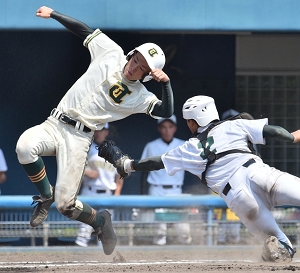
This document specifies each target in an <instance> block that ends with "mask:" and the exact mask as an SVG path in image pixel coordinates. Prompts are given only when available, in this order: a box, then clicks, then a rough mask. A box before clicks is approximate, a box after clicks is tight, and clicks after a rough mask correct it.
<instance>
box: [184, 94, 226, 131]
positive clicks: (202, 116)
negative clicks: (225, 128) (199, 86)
mask: <svg viewBox="0 0 300 273" xmlns="http://www.w3.org/2000/svg"><path fill="white" fill-rule="evenodd" d="M182 114H183V118H184V119H194V120H195V121H196V122H197V123H198V125H199V126H201V127H204V126H206V125H207V124H209V123H210V122H211V121H213V120H220V118H219V114H218V111H217V108H216V105H215V101H214V99H213V98H211V97H207V96H195V97H192V98H189V99H188V100H187V101H186V102H185V103H184V105H183V107H182Z"/></svg>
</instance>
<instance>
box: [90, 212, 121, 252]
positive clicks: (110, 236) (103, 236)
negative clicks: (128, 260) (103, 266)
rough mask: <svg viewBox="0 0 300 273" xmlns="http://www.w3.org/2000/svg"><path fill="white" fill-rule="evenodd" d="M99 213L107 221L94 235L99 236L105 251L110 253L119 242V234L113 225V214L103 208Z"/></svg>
mask: <svg viewBox="0 0 300 273" xmlns="http://www.w3.org/2000/svg"><path fill="white" fill-rule="evenodd" d="M98 213H99V214H100V215H101V216H102V217H103V218H104V220H105V222H104V225H103V226H102V227H99V228H97V229H95V231H94V232H93V233H92V235H97V236H98V240H99V241H101V242H102V247H103V251H104V253H105V254H106V255H110V254H111V253H113V251H114V249H115V247H116V244H117V236H116V234H115V232H114V230H113V227H112V222H111V214H110V213H109V212H108V211H107V210H102V211H100V212H98Z"/></svg>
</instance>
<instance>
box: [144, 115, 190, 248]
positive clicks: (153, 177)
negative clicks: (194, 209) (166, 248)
mask: <svg viewBox="0 0 300 273" xmlns="http://www.w3.org/2000/svg"><path fill="white" fill-rule="evenodd" d="M157 129H158V132H159V133H160V138H157V139H155V140H153V141H151V142H149V143H147V144H146V146H145V147H144V150H143V153H142V156H141V159H143V158H147V157H152V156H158V155H162V154H164V153H166V152H168V151H169V150H171V149H173V148H175V147H178V146H180V145H181V144H183V143H184V140H181V139H178V138H175V137H174V135H175V133H176V130H177V121H176V116H175V115H172V116H171V117H170V118H162V119H159V120H158V121H157ZM184 174H185V172H184V171H183V170H182V171H179V172H177V173H176V174H175V175H174V176H169V175H168V174H167V172H166V170H164V169H162V170H158V171H153V172H149V173H147V182H148V186H149V190H148V194H149V195H153V196H167V195H180V194H182V185H183V182H184ZM142 183H143V182H142ZM142 189H145V186H143V185H142ZM176 229H177V232H178V241H179V243H182V244H190V243H191V241H192V238H191V235H190V226H189V224H187V223H178V224H176ZM153 243H154V244H156V245H165V244H166V243H167V225H166V224H165V223H162V224H159V227H158V228H157V235H156V236H154V238H153Z"/></svg>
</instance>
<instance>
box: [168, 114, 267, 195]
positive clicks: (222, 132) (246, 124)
mask: <svg viewBox="0 0 300 273" xmlns="http://www.w3.org/2000/svg"><path fill="white" fill-rule="evenodd" d="M267 123H268V119H259V120H244V119H237V120H232V121H225V122H223V123H221V124H220V125H218V126H216V127H214V128H213V129H211V130H210V131H209V133H208V136H207V142H206V144H207V148H209V150H210V151H214V152H215V153H221V152H225V151H228V150H232V149H239V150H243V151H249V152H250V149H249V148H248V146H247V140H250V141H251V142H252V143H253V144H265V140H264V138H263V135H262V131H263V127H264V126H265V125H266V124H267ZM201 152H203V149H202V148H201V143H200V142H199V140H198V139H197V138H190V139H189V140H188V141H186V142H185V143H184V144H183V145H181V146H179V147H177V148H175V149H172V150H171V151H169V152H168V153H166V154H164V155H162V160H163V163H164V166H165V169H166V171H167V172H168V174H169V175H174V174H175V173H176V172H178V171H179V170H186V171H189V172H190V173H192V174H194V175H196V176H198V177H199V178H200V179H201V175H202V172H203V171H204V170H205V167H206V163H207V159H203V158H202V157H201ZM250 158H255V159H256V160H257V161H261V159H260V158H259V157H258V156H255V155H253V154H251V153H245V154H243V153H234V154H228V155H226V156H224V157H221V158H220V159H218V160H217V161H216V162H214V163H213V164H212V165H210V167H209V168H208V170H207V172H206V181H207V185H208V187H210V188H211V189H212V190H213V191H215V192H217V193H219V194H220V192H222V190H223V189H224V186H225V185H226V183H227V182H228V180H229V179H230V177H231V176H232V175H233V174H234V173H235V172H236V171H237V170H238V169H239V168H240V167H241V166H242V165H243V164H244V163H245V162H246V161H247V160H248V159H250Z"/></svg>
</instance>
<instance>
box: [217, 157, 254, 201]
mask: <svg viewBox="0 0 300 273" xmlns="http://www.w3.org/2000/svg"><path fill="white" fill-rule="evenodd" d="M253 163H255V159H253V158H251V159H249V160H248V161H247V162H246V163H244V164H243V165H242V166H243V167H245V168H248V167H249V166H250V165H252V164H253ZM230 189H231V186H230V184H229V182H228V183H227V184H226V185H225V187H224V189H223V191H222V193H223V194H224V195H225V196H227V194H228V192H229V191H230Z"/></svg>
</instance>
